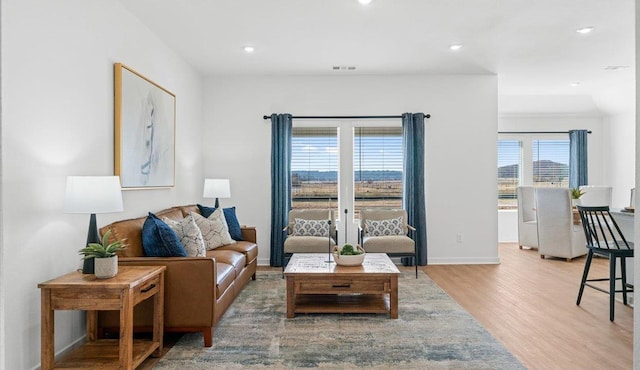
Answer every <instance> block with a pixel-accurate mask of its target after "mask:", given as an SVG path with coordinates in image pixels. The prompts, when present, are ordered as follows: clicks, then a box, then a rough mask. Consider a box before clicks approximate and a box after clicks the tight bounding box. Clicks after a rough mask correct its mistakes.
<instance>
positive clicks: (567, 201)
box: [536, 188, 587, 261]
mask: <svg viewBox="0 0 640 370" xmlns="http://www.w3.org/2000/svg"><path fill="white" fill-rule="evenodd" d="M536 216H537V220H538V253H539V254H540V258H545V256H547V257H560V258H565V259H566V260H567V261H571V260H572V259H573V258H576V257H579V256H583V255H585V254H587V248H586V246H585V237H584V233H583V231H582V226H580V223H579V222H578V223H577V225H576V224H575V223H574V222H573V209H572V206H571V190H570V189H568V188H538V189H537V190H536Z"/></svg>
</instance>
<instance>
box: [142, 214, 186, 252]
mask: <svg viewBox="0 0 640 370" xmlns="http://www.w3.org/2000/svg"><path fill="white" fill-rule="evenodd" d="M142 248H143V249H144V254H145V255H147V256H149V257H186V256H187V252H186V251H185V249H184V246H183V245H182V243H180V238H179V237H178V235H177V234H176V233H175V231H173V230H172V229H171V227H169V225H167V224H166V223H164V221H162V220H161V219H159V218H158V217H157V216H156V215H154V214H153V213H151V212H149V216H147V219H146V220H145V221H144V225H143V226H142Z"/></svg>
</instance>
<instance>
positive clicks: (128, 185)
mask: <svg viewBox="0 0 640 370" xmlns="http://www.w3.org/2000/svg"><path fill="white" fill-rule="evenodd" d="M114 77H115V174H116V175H117V176H120V182H121V184H122V188H123V189H136V188H138V189H139V188H163V187H172V186H174V182H175V112H176V97H175V95H174V94H172V93H171V92H170V91H168V90H166V89H165V88H163V87H162V86H160V85H158V84H156V83H155V82H153V81H151V80H149V79H148V78H146V77H144V76H142V75H141V74H139V73H137V72H136V71H134V70H133V69H131V68H129V67H127V66H125V65H123V64H122V63H116V64H115V68H114Z"/></svg>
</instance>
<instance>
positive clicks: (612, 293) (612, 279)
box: [609, 256, 616, 321]
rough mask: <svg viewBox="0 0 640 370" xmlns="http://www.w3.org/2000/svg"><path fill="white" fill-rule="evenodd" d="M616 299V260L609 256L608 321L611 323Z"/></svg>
mask: <svg viewBox="0 0 640 370" xmlns="http://www.w3.org/2000/svg"><path fill="white" fill-rule="evenodd" d="M615 298H616V258H615V257H613V258H612V256H609V321H613V311H614V309H615V302H616V300H615Z"/></svg>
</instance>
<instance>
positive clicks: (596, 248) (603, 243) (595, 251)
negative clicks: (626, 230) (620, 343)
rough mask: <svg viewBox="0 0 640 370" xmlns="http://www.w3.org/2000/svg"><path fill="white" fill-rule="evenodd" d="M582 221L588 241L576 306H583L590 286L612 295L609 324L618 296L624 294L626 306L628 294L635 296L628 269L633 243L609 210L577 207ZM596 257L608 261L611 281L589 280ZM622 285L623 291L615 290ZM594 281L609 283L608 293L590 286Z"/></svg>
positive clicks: (599, 289)
mask: <svg viewBox="0 0 640 370" xmlns="http://www.w3.org/2000/svg"><path fill="white" fill-rule="evenodd" d="M578 212H580V219H581V221H582V226H583V230H584V234H585V238H586V241H587V248H588V249H589V253H588V254H587V261H586V262H585V265H584V272H583V273H582V281H581V282H580V290H579V292H578V300H577V301H576V305H580V301H581V299H582V293H583V292H584V287H585V286H588V287H590V288H593V289H595V290H598V291H601V292H604V293H608V294H609V320H610V321H613V318H614V309H615V295H616V293H622V302H623V303H624V304H625V305H627V294H628V293H631V292H633V288H632V287H630V286H628V285H627V269H626V264H625V262H626V261H625V259H626V258H629V257H633V249H634V247H633V242H631V241H628V240H627V239H626V238H625V237H624V235H623V234H622V231H621V230H620V228H619V227H618V224H617V223H616V220H615V219H614V218H613V217H611V213H609V207H608V206H604V207H585V206H580V205H579V206H578ZM594 255H599V256H602V257H606V258H608V259H609V277H607V278H595V279H589V278H588V275H589V268H590V267H591V260H592V259H593V256H594ZM618 259H619V260H620V272H621V276H620V277H616V263H617V260H618ZM617 280H619V281H620V282H621V284H620V285H621V289H616V281H617ZM594 281H609V289H608V290H605V289H602V288H601V287H599V286H596V285H593V284H591V282H594Z"/></svg>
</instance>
